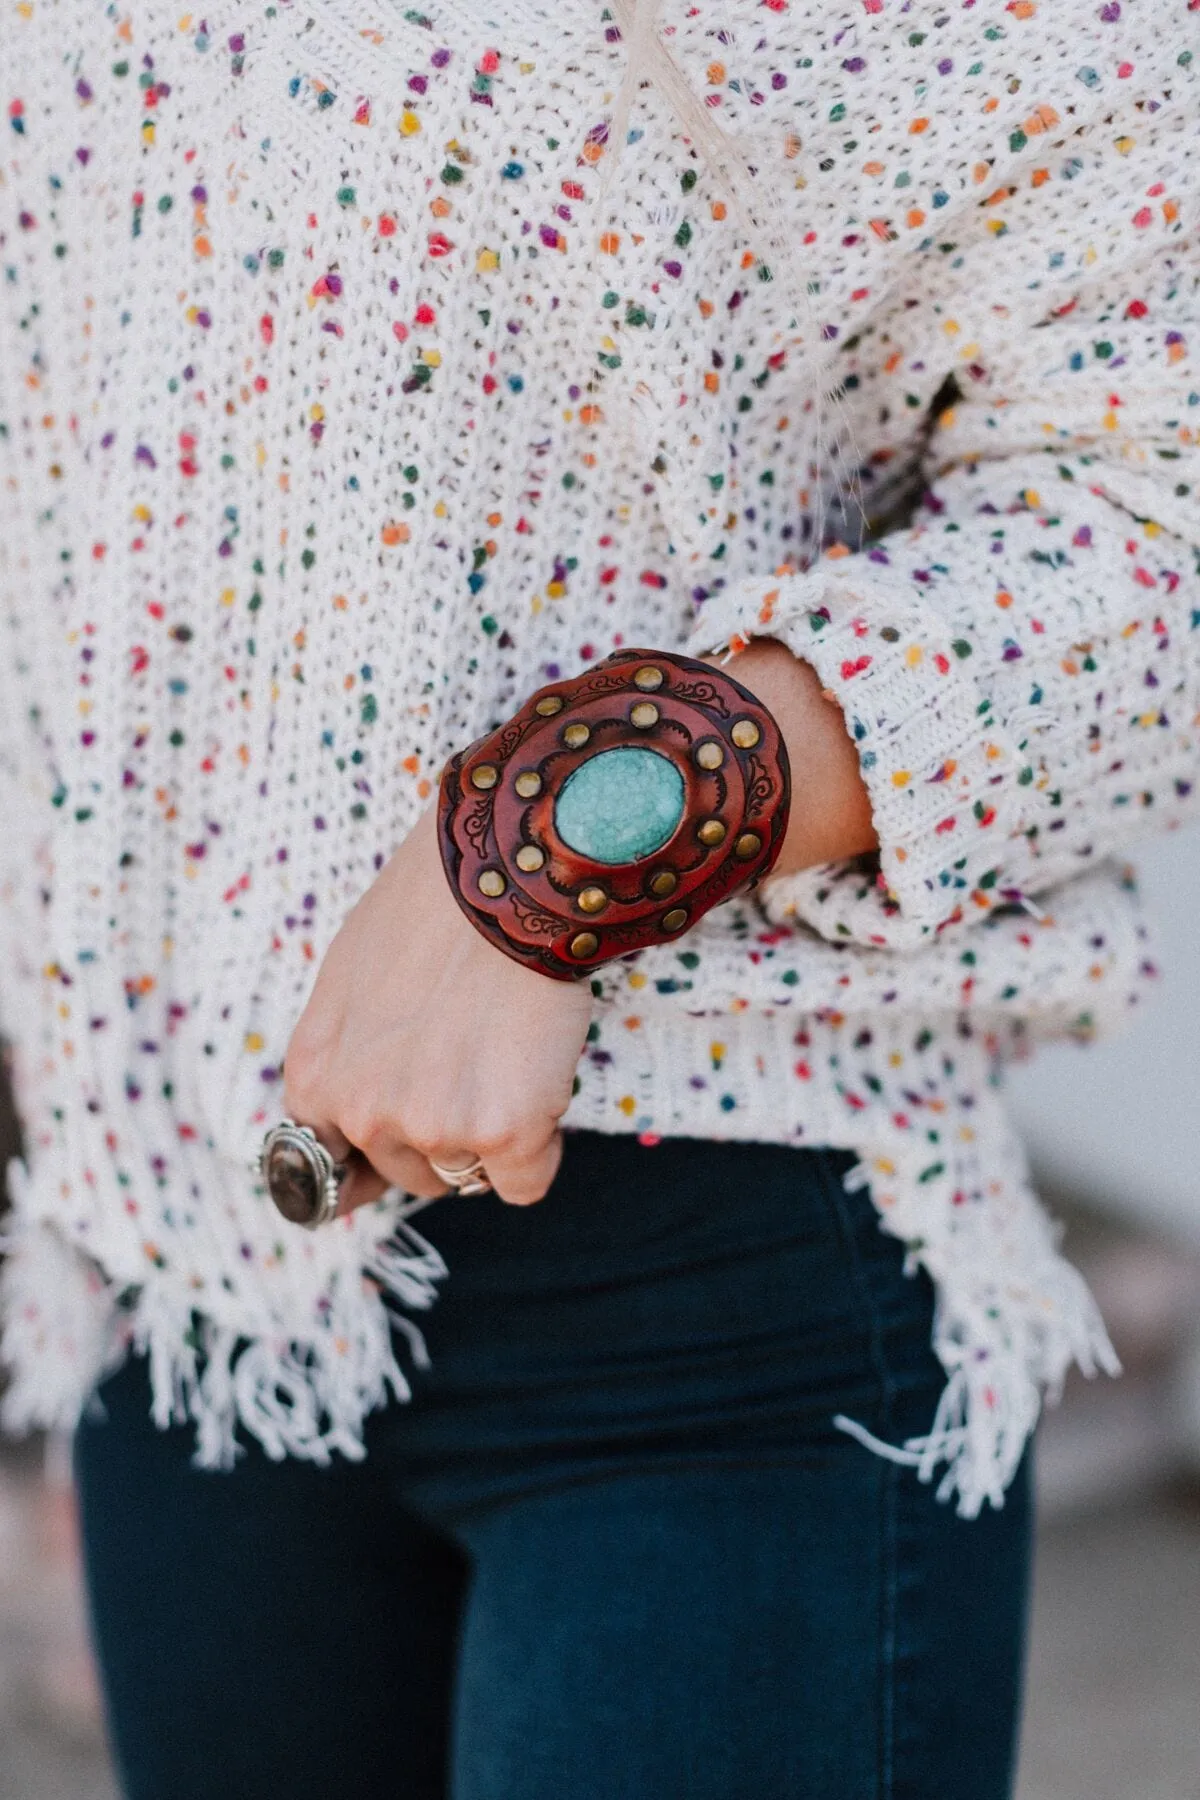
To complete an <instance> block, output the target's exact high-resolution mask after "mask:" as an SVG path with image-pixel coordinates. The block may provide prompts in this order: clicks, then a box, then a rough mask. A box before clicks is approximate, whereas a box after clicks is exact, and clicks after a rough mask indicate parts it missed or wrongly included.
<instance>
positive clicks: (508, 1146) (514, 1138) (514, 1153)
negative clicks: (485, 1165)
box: [471, 1119, 529, 1159]
mask: <svg viewBox="0 0 1200 1800" xmlns="http://www.w3.org/2000/svg"><path fill="white" fill-rule="evenodd" d="M528 1143H529V1139H528V1136H527V1134H526V1132H525V1130H524V1128H523V1127H522V1126H521V1125H520V1124H519V1123H518V1122H517V1121H516V1120H513V1119H492V1120H487V1121H485V1122H484V1123H483V1124H482V1125H477V1126H476V1127H475V1130H474V1132H473V1133H472V1136H471V1144H472V1147H473V1149H474V1151H475V1154H476V1155H477V1156H482V1157H484V1158H485V1159H486V1158H487V1157H489V1156H499V1157H505V1158H508V1157H519V1156H520V1155H521V1154H522V1152H523V1150H524V1149H525V1147H526V1145H527V1144H528Z"/></svg>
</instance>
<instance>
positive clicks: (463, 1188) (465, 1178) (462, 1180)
mask: <svg viewBox="0 0 1200 1800" xmlns="http://www.w3.org/2000/svg"><path fill="white" fill-rule="evenodd" d="M426 1161H427V1162H428V1164H429V1166H430V1168H431V1169H432V1170H433V1172H434V1174H435V1175H436V1176H437V1177H438V1179H439V1181H444V1182H445V1183H446V1186H447V1187H451V1188H453V1189H454V1191H455V1193H456V1194H490V1193H491V1191H492V1184H491V1182H490V1181H489V1180H488V1172H487V1170H486V1169H485V1168H484V1166H483V1163H482V1161H481V1160H480V1158H479V1157H478V1156H477V1157H476V1158H475V1161H474V1162H470V1163H468V1164H467V1166H466V1168H465V1169H447V1168H445V1167H444V1166H443V1165H442V1164H441V1163H438V1162H434V1160H433V1158H432V1156H430V1157H427V1158H426Z"/></svg>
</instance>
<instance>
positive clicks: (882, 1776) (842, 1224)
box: [820, 1158, 900, 1800]
mask: <svg viewBox="0 0 1200 1800" xmlns="http://www.w3.org/2000/svg"><path fill="white" fill-rule="evenodd" d="M820 1186H821V1188H822V1189H823V1191H824V1193H825V1196H826V1199H827V1201H828V1203H829V1209H830V1212H831V1214H832V1215H833V1220H834V1224H835V1227H836V1229H837V1232H838V1235H839V1236H840V1238H841V1240H842V1244H843V1247H844V1249H845V1251H846V1256H847V1261H848V1263H849V1268H850V1274H851V1279H852V1281H853V1284H854V1289H855V1292H856V1294H857V1296H858V1300H859V1305H860V1309H861V1312H862V1315H863V1318H864V1320H865V1323H866V1327H867V1337H868V1342H869V1344H870V1353H871V1361H872V1364H873V1366H874V1369H875V1374H876V1378H877V1380H878V1382H879V1414H880V1417H879V1424H880V1427H881V1428H882V1429H884V1430H886V1428H887V1426H888V1424H889V1423H890V1420H891V1412H892V1401H893V1399H894V1396H895V1388H894V1384H893V1382H892V1378H891V1374H890V1372H889V1370H888V1366H887V1357H886V1356H885V1355H884V1349H883V1334H882V1331H881V1327H880V1319H879V1309H878V1307H877V1305H876V1302H875V1296H874V1293H873V1292H872V1289H871V1283H870V1279H869V1277H868V1275H867V1273H866V1271H865V1269H864V1268H863V1265H862V1261H861V1259H860V1257H859V1254H858V1249H857V1246H856V1244H855V1241H854V1228H853V1224H852V1222H851V1219H850V1216H849V1210H848V1208H847V1204H846V1190H845V1188H844V1187H843V1185H842V1182H841V1180H840V1179H839V1177H838V1173H837V1170H836V1168H831V1167H830V1166H829V1163H828V1162H827V1160H826V1159H825V1158H822V1159H821V1163H820ZM899 1473H900V1471H899V1470H898V1469H897V1468H896V1467H895V1466H894V1465H892V1464H888V1465H887V1466H886V1467H885V1468H883V1469H881V1471H880V1484H879V1494H880V1520H879V1550H880V1565H881V1566H880V1584H879V1585H880V1597H879V1605H880V1617H879V1667H878V1681H879V1743H878V1794H879V1800H892V1795H893V1793H894V1791H895V1713H896V1612H897V1603H898V1593H897V1588H898V1573H899V1572H898V1569H897V1560H896V1482H897V1478H898V1476H899Z"/></svg>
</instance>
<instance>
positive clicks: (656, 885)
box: [650, 869, 679, 900]
mask: <svg viewBox="0 0 1200 1800" xmlns="http://www.w3.org/2000/svg"><path fill="white" fill-rule="evenodd" d="M678 886H679V877H678V875H677V874H676V873H675V871H674V869H660V870H659V871H658V874H657V875H652V876H651V877H650V892H651V893H652V894H655V895H657V897H658V898H659V899H660V900H665V899H666V897H667V895H668V894H673V893H674V892H675V889H676V888H677V887H678Z"/></svg>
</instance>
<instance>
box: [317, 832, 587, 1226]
mask: <svg viewBox="0 0 1200 1800" xmlns="http://www.w3.org/2000/svg"><path fill="white" fill-rule="evenodd" d="M435 815H436V809H435V808H430V809H429V811H427V812H426V813H425V814H424V815H423V817H422V818H421V819H420V821H419V822H418V824H417V825H416V826H415V827H414V829H413V830H412V832H410V834H409V836H408V837H407V838H406V839H405V841H404V843H403V844H402V845H401V847H400V849H399V850H397V851H396V853H395V855H394V856H393V857H392V859H391V861H390V862H389V863H388V864H387V866H386V867H385V868H384V869H383V870H382V872H381V873H380V875H379V876H378V877H377V878H376V880H375V881H374V882H373V883H372V884H371V886H370V887H369V888H368V889H367V892H366V893H365V894H364V895H363V897H362V899H361V900H360V901H359V903H358V905H357V906H356V907H355V908H354V910H353V912H352V913H351V914H350V915H349V917H348V918H347V919H346V921H345V923H344V925H343V926H342V928H341V930H340V931H339V932H338V934H337V936H336V938H335V939H334V940H333V943H332V944H331V945H330V947H329V951H328V953H327V955H326V957H325V960H324V961H323V963H322V964H321V970H320V974H319V975H318V976H317V983H316V986H315V988H314V989H313V993H312V997H311V999H310V1000H309V1003H308V1005H307V1006H306V1007H305V1009H304V1012H303V1014H302V1015H301V1017H300V1020H299V1023H298V1024H297V1026H296V1029H295V1031H294V1032H293V1033H292V1040H291V1042H290V1044H289V1045H288V1049H287V1056H286V1058H285V1063H284V1094H285V1097H286V1102H287V1106H288V1110H289V1113H290V1114H291V1117H292V1118H294V1119H298V1120H300V1121H301V1122H302V1123H304V1124H306V1125H311V1126H312V1127H313V1129H314V1130H315V1131H316V1133H317V1136H318V1137H319V1138H320V1139H321V1141H322V1143H324V1144H325V1145H326V1146H327V1148H328V1149H329V1150H330V1151H331V1152H332V1154H333V1155H334V1156H335V1157H337V1158H338V1160H339V1161H340V1160H342V1159H344V1158H345V1157H346V1156H347V1155H348V1153H349V1152H350V1151H351V1150H352V1149H353V1150H357V1151H358V1152H360V1156H359V1157H354V1158H353V1159H352V1160H351V1164H350V1169H351V1172H350V1174H349V1175H348V1176H347V1178H346V1180H345V1182H344V1183H343V1186H342V1195H341V1205H340V1210H341V1211H342V1212H349V1211H351V1210H353V1208H355V1207H357V1206H362V1205H364V1204H365V1203H366V1202H368V1201H370V1200H375V1199H377V1198H378V1197H379V1195H380V1194H381V1193H383V1191H384V1189H385V1188H387V1187H389V1186H393V1185H394V1186H397V1187H401V1188H404V1189H405V1190H406V1192H408V1193H410V1194H442V1193H445V1192H446V1191H447V1189H446V1184H445V1182H443V1181H442V1180H440V1179H439V1177H438V1176H437V1175H435V1174H434V1172H433V1170H432V1169H431V1168H430V1166H429V1158H430V1157H433V1158H434V1159H435V1160H436V1161H437V1162H440V1163H441V1164H443V1166H445V1167H448V1168H461V1167H464V1166H465V1165H466V1164H468V1163H470V1162H472V1161H473V1160H474V1159H475V1158H476V1157H477V1156H478V1157H480V1158H482V1160H483V1163H484V1165H485V1167H486V1169H487V1173H488V1179H489V1180H490V1182H491V1184H492V1186H493V1188H494V1189H495V1190H496V1192H497V1194H499V1196H500V1198H501V1199H502V1200H508V1201H510V1202H511V1203H512V1204H513V1205H515V1206H527V1205H529V1204H530V1203H531V1202H532V1201H535V1200H540V1199H541V1198H542V1196H543V1195H544V1194H545V1192H546V1190H547V1188H548V1187H549V1186H550V1183H551V1182H552V1181H553V1179H554V1175H555V1172H556V1170H557V1169H558V1164H559V1159H560V1157H561V1155H562V1136H561V1132H560V1130H559V1120H560V1119H561V1118H562V1115H563V1114H564V1112H565V1111H566V1110H567V1106H568V1104H569V1103H570V1099H571V1087H572V1083H573V1080H574V1076H575V1067H576V1064H577V1063H578V1061H579V1056H580V1052H581V1051H582V1049H583V1044H584V1039H585V1038H586V1036H587V1029H588V1024H589V1021H590V1018H591V1003H592V1002H591V990H590V988H589V986H588V983H587V982H586V981H582V982H561V981H551V980H549V979H548V978H547V977H546V976H544V975H539V974H537V973H536V972H535V971H533V970H531V969H526V968H523V967H522V966H521V964H520V963H516V962H513V961H512V960H511V959H510V958H509V957H507V956H505V955H504V954H503V952H502V951H500V950H497V949H495V948H494V947H493V946H492V945H491V944H489V943H488V941H487V939H486V938H484V937H482V936H481V935H480V933H479V932H478V931H476V929H475V927H474V926H473V925H472V924H471V923H470V921H469V920H468V919H466V918H465V917H464V916H463V914H462V912H460V910H459V907H458V903H457V901H456V900H455V898H454V896H453V894H452V893H451V892H450V888H449V885H448V883H447V881H446V877H445V874H444V872H443V870H442V864H441V857H440V854H439V851H438V844H437V831H436V816H435Z"/></svg>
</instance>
